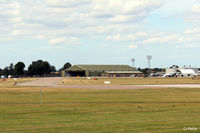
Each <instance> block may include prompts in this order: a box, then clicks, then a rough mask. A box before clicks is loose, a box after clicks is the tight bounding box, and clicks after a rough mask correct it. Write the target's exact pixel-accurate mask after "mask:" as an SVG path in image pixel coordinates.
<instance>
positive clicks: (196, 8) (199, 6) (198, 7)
mask: <svg viewBox="0 0 200 133" xmlns="http://www.w3.org/2000/svg"><path fill="white" fill-rule="evenodd" d="M192 11H193V12H195V13H200V4H196V5H193V6H192Z"/></svg>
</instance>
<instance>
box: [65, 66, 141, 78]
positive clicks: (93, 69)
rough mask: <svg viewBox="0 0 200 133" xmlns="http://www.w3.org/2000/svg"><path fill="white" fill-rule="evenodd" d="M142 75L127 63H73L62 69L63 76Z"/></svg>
mask: <svg viewBox="0 0 200 133" xmlns="http://www.w3.org/2000/svg"><path fill="white" fill-rule="evenodd" d="M132 75H136V76H141V75H143V74H142V73H141V72H140V71H138V70H135V69H134V68H133V67H131V66H129V65H74V66H72V67H70V68H68V69H66V70H64V71H62V76H63V77H130V76H132Z"/></svg>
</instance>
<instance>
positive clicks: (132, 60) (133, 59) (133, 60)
mask: <svg viewBox="0 0 200 133" xmlns="http://www.w3.org/2000/svg"><path fill="white" fill-rule="evenodd" d="M131 62H132V63H133V68H134V66H135V58H132V59H131Z"/></svg>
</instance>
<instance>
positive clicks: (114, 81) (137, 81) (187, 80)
mask: <svg viewBox="0 0 200 133" xmlns="http://www.w3.org/2000/svg"><path fill="white" fill-rule="evenodd" d="M94 79H95V80H94ZM96 79H97V80H96ZM104 81H110V84H111V85H148V84H200V78H199V77H195V78H192V77H183V78H91V79H87V78H65V79H63V81H61V82H60V84H88V85H89V84H99V85H101V84H104Z"/></svg>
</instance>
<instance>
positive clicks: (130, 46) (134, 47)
mask: <svg viewBox="0 0 200 133" xmlns="http://www.w3.org/2000/svg"><path fill="white" fill-rule="evenodd" d="M128 48H129V49H136V48H137V45H134V44H130V45H128Z"/></svg>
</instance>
